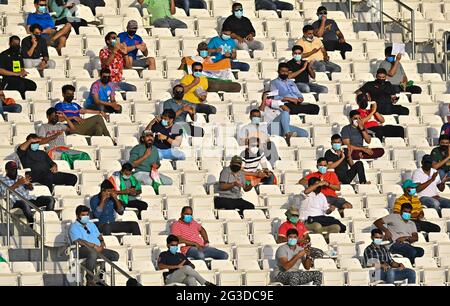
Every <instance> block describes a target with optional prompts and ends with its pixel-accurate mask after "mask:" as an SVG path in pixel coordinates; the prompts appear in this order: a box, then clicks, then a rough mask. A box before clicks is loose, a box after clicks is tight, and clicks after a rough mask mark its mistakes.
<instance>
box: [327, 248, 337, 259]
mask: <svg viewBox="0 0 450 306" xmlns="http://www.w3.org/2000/svg"><path fill="white" fill-rule="evenodd" d="M336 255H337V252H336V250H335V249H334V247H332V246H328V256H330V257H331V258H334V257H336Z"/></svg>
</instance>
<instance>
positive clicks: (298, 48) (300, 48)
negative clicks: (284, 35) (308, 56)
mask: <svg viewBox="0 0 450 306" xmlns="http://www.w3.org/2000/svg"><path fill="white" fill-rule="evenodd" d="M297 50H300V51H302V52H303V47H302V46H299V45H295V46H293V47H292V52H294V51H297Z"/></svg>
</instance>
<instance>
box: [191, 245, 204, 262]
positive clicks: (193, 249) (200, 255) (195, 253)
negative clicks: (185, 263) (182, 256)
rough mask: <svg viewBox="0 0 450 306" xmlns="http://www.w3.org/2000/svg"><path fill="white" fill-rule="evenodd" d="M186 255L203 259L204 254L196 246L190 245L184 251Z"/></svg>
mask: <svg viewBox="0 0 450 306" xmlns="http://www.w3.org/2000/svg"><path fill="white" fill-rule="evenodd" d="M186 257H191V258H194V259H195V260H205V257H206V256H205V254H204V252H203V251H200V250H199V249H197V248H196V247H190V248H189V250H188V251H187V252H186Z"/></svg>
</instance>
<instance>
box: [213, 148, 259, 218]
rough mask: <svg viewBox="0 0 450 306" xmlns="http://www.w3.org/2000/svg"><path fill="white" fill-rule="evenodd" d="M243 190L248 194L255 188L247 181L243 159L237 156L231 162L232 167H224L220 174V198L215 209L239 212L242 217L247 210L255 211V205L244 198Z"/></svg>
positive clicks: (215, 202) (216, 200) (215, 199)
mask: <svg viewBox="0 0 450 306" xmlns="http://www.w3.org/2000/svg"><path fill="white" fill-rule="evenodd" d="M241 188H242V189H244V191H245V192H248V191H250V190H251V189H252V188H253V187H252V185H251V184H250V182H247V181H246V180H245V173H244V171H242V158H241V157H240V156H237V155H235V156H233V158H232V159H231V161H230V166H229V167H224V168H223V170H222V171H221V172H220V178H219V196H218V197H215V198H214V206H215V208H216V209H233V210H239V214H240V215H241V216H242V215H243V211H244V210H245V209H255V205H253V204H252V203H250V202H248V201H246V200H244V199H243V198H242V193H241Z"/></svg>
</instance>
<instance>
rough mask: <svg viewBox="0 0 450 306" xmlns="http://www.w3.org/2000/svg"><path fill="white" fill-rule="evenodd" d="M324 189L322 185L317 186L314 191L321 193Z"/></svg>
mask: <svg viewBox="0 0 450 306" xmlns="http://www.w3.org/2000/svg"><path fill="white" fill-rule="evenodd" d="M321 191H322V187H317V188H316V190H314V192H315V193H316V194H319V193H320V192H321Z"/></svg>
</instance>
